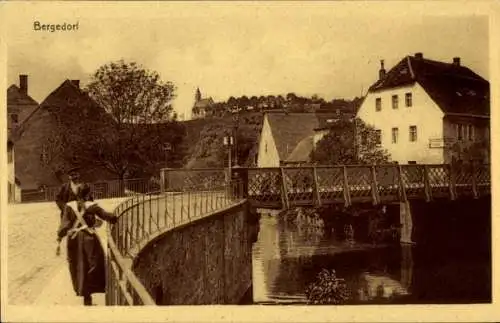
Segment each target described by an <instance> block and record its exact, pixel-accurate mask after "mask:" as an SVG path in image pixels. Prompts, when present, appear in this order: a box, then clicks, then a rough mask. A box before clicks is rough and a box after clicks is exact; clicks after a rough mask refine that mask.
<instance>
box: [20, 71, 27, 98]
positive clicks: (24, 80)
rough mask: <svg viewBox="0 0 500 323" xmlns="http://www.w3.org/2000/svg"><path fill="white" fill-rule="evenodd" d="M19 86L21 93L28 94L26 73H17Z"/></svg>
mask: <svg viewBox="0 0 500 323" xmlns="http://www.w3.org/2000/svg"><path fill="white" fill-rule="evenodd" d="M19 88H20V89H21V92H22V93H23V94H28V75H24V74H21V75H19Z"/></svg>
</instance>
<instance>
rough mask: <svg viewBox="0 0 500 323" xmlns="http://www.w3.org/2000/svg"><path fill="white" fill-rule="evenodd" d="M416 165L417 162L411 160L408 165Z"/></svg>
mask: <svg viewBox="0 0 500 323" xmlns="http://www.w3.org/2000/svg"><path fill="white" fill-rule="evenodd" d="M416 164H417V162H416V161H414V160H409V161H408V165H416Z"/></svg>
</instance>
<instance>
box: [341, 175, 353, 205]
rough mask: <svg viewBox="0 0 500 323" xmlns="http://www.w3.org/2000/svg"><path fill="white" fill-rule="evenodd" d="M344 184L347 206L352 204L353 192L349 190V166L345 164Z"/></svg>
mask: <svg viewBox="0 0 500 323" xmlns="http://www.w3.org/2000/svg"><path fill="white" fill-rule="evenodd" d="M342 183H343V185H344V202H345V203H344V204H345V206H346V207H348V206H351V192H350V191H349V180H348V178H347V167H346V166H343V181H342Z"/></svg>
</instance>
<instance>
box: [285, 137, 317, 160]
mask: <svg viewBox="0 0 500 323" xmlns="http://www.w3.org/2000/svg"><path fill="white" fill-rule="evenodd" d="M313 148H314V136H307V137H305V138H304V139H302V140H301V141H300V142H299V143H298V144H297V146H295V148H294V149H293V151H292V153H291V154H290V155H289V156H288V157H287V159H286V161H287V162H308V161H309V159H310V155H311V152H312V150H313Z"/></svg>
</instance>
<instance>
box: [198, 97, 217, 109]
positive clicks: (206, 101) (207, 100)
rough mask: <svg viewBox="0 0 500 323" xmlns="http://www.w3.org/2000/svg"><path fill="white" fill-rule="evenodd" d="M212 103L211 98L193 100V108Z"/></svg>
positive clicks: (203, 106) (204, 106)
mask: <svg viewBox="0 0 500 323" xmlns="http://www.w3.org/2000/svg"><path fill="white" fill-rule="evenodd" d="M213 104H214V100H213V99H212V98H206V99H201V100H200V101H197V102H195V104H194V107H195V108H206V107H209V106H212V105H213Z"/></svg>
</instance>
